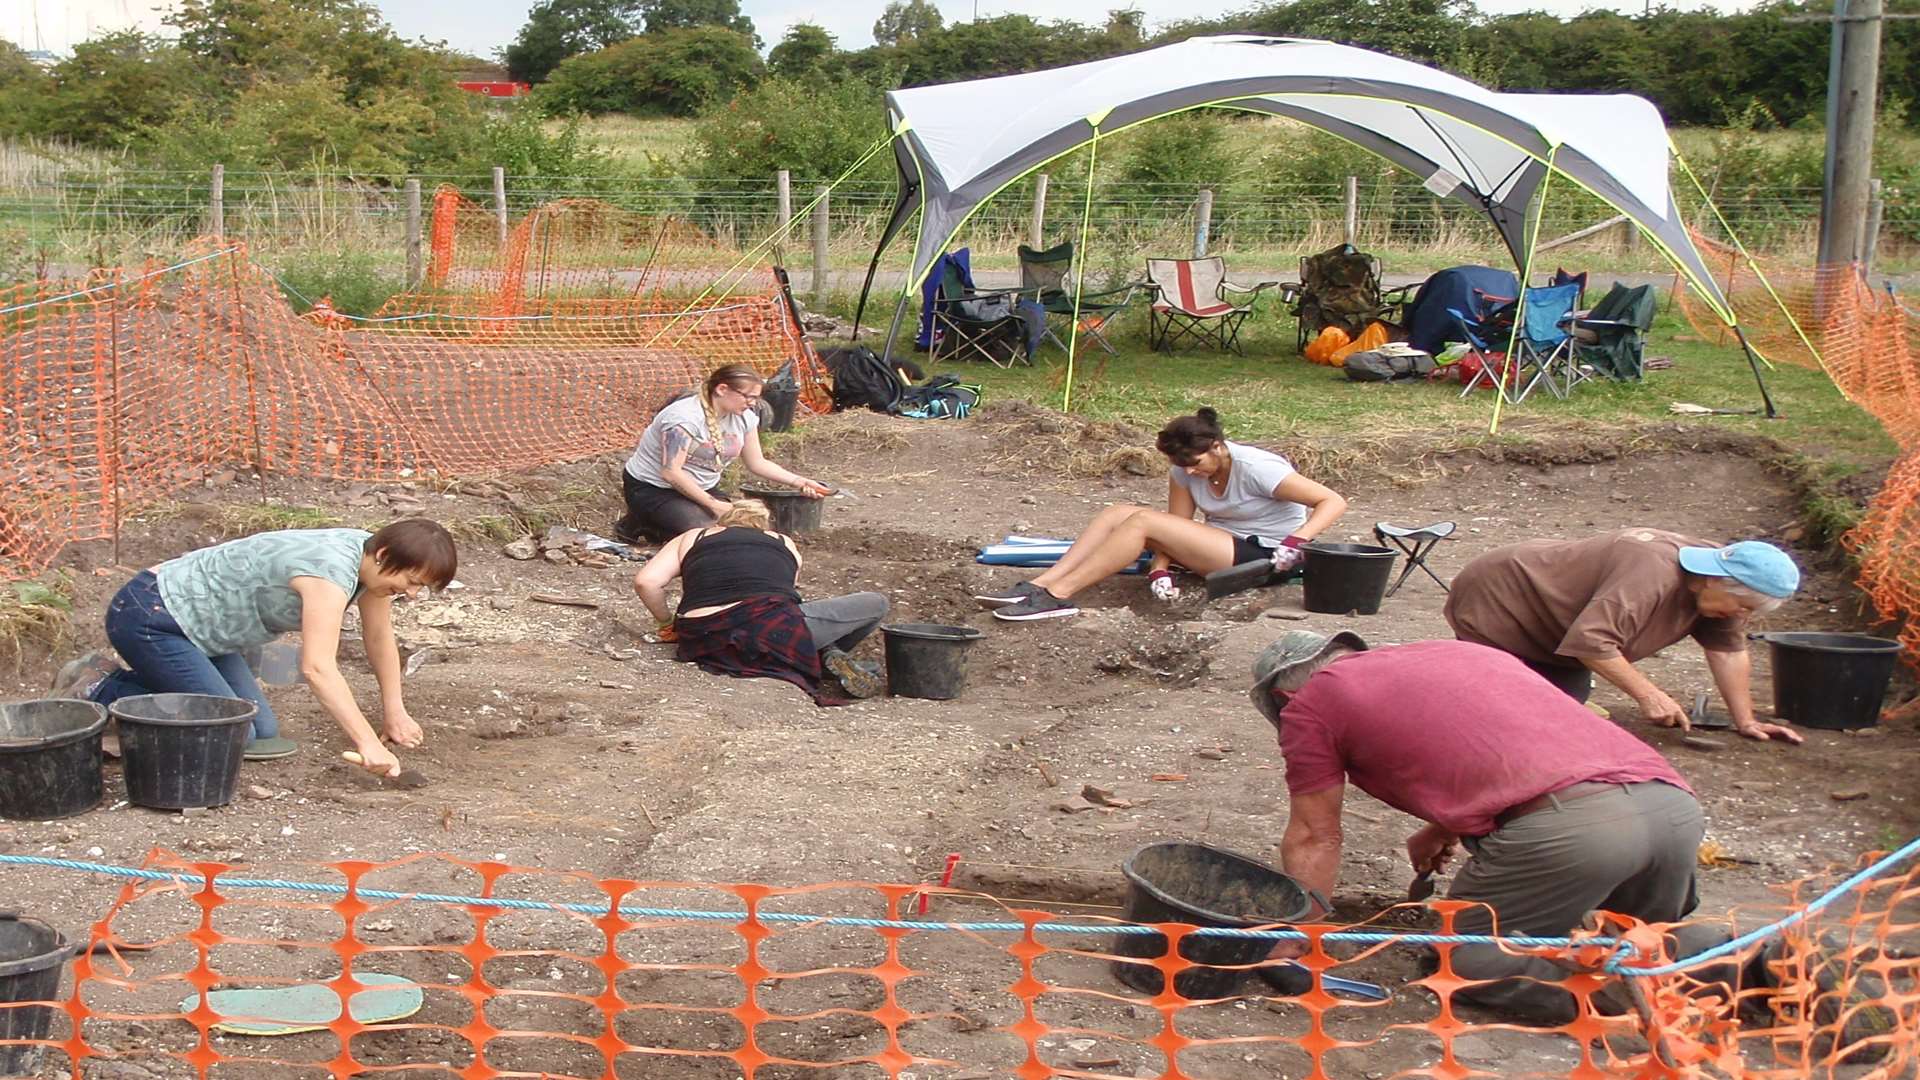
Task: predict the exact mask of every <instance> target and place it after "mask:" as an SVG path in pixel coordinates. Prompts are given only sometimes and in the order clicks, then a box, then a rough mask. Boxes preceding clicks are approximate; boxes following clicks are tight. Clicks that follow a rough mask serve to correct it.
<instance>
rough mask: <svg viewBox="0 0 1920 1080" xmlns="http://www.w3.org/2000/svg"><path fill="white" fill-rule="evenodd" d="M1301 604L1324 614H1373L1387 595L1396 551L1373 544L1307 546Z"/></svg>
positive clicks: (1314, 544) (1317, 543) (1309, 609)
mask: <svg viewBox="0 0 1920 1080" xmlns="http://www.w3.org/2000/svg"><path fill="white" fill-rule="evenodd" d="M1306 552H1307V557H1306V561H1305V562H1304V563H1303V564H1302V565H1303V567H1304V569H1305V572H1306V581H1305V583H1304V589H1303V590H1302V591H1303V593H1304V595H1303V596H1302V598H1301V602H1302V603H1303V604H1305V605H1306V609H1307V610H1308V611H1317V612H1319V613H1321V614H1322V615H1347V614H1353V615H1372V614H1374V613H1375V612H1377V611H1379V610H1380V601H1381V600H1383V599H1385V598H1386V595H1387V579H1388V578H1391V577H1392V576H1393V560H1394V552H1393V549H1391V548H1383V547H1374V546H1373V545H1372V544H1323V543H1321V542H1319V541H1318V540H1316V541H1314V542H1313V543H1311V544H1308V545H1307V547H1306Z"/></svg>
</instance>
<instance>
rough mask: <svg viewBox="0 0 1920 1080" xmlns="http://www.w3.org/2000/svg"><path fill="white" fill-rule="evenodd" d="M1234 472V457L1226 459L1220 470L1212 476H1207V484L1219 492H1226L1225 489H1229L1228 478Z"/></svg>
mask: <svg viewBox="0 0 1920 1080" xmlns="http://www.w3.org/2000/svg"><path fill="white" fill-rule="evenodd" d="M1232 473H1233V459H1232V458H1227V459H1226V461H1225V462H1224V463H1223V464H1222V465H1221V466H1220V471H1219V472H1217V473H1214V474H1213V475H1212V476H1209V477H1207V486H1208V487H1210V488H1212V489H1213V490H1215V491H1217V492H1221V493H1225V491H1226V490H1227V479H1228V477H1230V476H1231V475H1232Z"/></svg>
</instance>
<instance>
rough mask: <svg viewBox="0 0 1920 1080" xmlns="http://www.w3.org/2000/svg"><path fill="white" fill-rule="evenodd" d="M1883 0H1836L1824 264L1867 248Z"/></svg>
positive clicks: (1851, 257)
mask: <svg viewBox="0 0 1920 1080" xmlns="http://www.w3.org/2000/svg"><path fill="white" fill-rule="evenodd" d="M1883 14H1884V9H1883V7H1882V3H1881V0H1834V4H1833V43H1834V44H1833V47H1834V50H1835V53H1834V59H1833V62H1832V64H1831V65H1830V68H1829V82H1828V84H1827V177H1826V180H1827V185H1826V191H1825V192H1824V193H1823V195H1822V197H1821V201H1820V255H1819V259H1820V262H1821V263H1822V264H1823V265H1828V264H1834V263H1851V262H1856V261H1858V260H1859V259H1861V258H1863V257H1864V256H1865V255H1866V250H1867V235H1866V233H1867V207H1868V204H1869V202H1870V199H1871V195H1870V193H1869V191H1868V186H1869V185H1868V181H1869V180H1870V179H1871V178H1872V176H1873V118H1874V107H1875V103H1876V101H1877V98H1878V94H1879V77H1880V24H1881V21H1882V17H1883Z"/></svg>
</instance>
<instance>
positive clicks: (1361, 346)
mask: <svg viewBox="0 0 1920 1080" xmlns="http://www.w3.org/2000/svg"><path fill="white" fill-rule="evenodd" d="M1340 336H1341V337H1345V336H1346V335H1345V334H1342V335H1340ZM1386 343H1387V324H1386V323H1383V322H1374V323H1368V324H1367V328H1366V329H1365V330H1362V331H1360V336H1359V337H1357V338H1354V339H1353V341H1352V342H1351V343H1349V344H1347V345H1343V346H1341V347H1340V348H1338V349H1336V350H1334V353H1333V358H1332V359H1331V360H1328V361H1326V362H1327V363H1328V364H1330V365H1332V366H1334V367H1340V366H1341V365H1343V364H1345V363H1346V362H1347V357H1349V356H1352V355H1353V354H1354V353H1357V352H1366V351H1367V350H1368V349H1377V348H1379V347H1380V346H1382V345H1385V344H1386Z"/></svg>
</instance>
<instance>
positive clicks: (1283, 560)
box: [1273, 536, 1307, 574]
mask: <svg viewBox="0 0 1920 1080" xmlns="http://www.w3.org/2000/svg"><path fill="white" fill-rule="evenodd" d="M1306 546H1307V542H1306V541H1305V540H1302V539H1300V538H1299V537H1297V536H1289V537H1287V538H1286V539H1285V540H1282V541H1280V547H1279V548H1277V549H1275V551H1274V553H1273V572H1274V573H1276V574H1284V573H1287V572H1288V571H1290V570H1292V569H1294V568H1295V567H1297V566H1299V565H1300V562H1301V560H1302V559H1305V558H1306V557H1307V552H1306Z"/></svg>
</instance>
